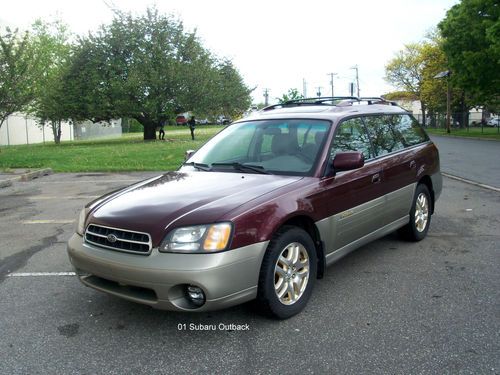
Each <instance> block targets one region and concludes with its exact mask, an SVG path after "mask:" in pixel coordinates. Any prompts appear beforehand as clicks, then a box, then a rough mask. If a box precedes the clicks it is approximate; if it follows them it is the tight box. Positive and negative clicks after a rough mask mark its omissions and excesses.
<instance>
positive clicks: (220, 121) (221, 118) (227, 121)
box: [216, 116, 231, 125]
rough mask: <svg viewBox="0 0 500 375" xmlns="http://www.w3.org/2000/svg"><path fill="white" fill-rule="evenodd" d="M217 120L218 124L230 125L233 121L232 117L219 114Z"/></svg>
mask: <svg viewBox="0 0 500 375" xmlns="http://www.w3.org/2000/svg"><path fill="white" fill-rule="evenodd" d="M216 122H217V124H218V125H228V124H230V123H231V119H230V118H229V117H226V116H219V117H217V120H216Z"/></svg>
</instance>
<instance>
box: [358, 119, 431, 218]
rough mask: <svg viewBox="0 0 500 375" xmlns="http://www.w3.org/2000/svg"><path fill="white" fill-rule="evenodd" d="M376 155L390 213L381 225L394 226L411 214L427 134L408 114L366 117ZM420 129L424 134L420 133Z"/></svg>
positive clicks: (387, 209) (387, 210)
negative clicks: (421, 146) (419, 152)
mask: <svg viewBox="0 0 500 375" xmlns="http://www.w3.org/2000/svg"><path fill="white" fill-rule="evenodd" d="M364 121H365V125H366V128H367V131H368V133H369V135H370V138H371V140H372V144H373V147H374V152H375V155H376V157H377V160H378V161H379V164H380V167H381V168H382V169H383V175H384V181H383V185H384V191H385V194H386V211H385V213H384V215H383V216H381V218H380V220H381V223H383V224H384V225H386V224H390V223H392V222H394V221H396V220H398V219H401V218H403V217H404V216H405V215H407V214H408V213H409V211H410V208H411V203H412V199H413V194H414V191H415V185H416V178H417V170H418V168H419V166H420V165H421V162H419V159H418V150H419V149H418V147H415V146H416V145H418V144H419V143H422V142H423V141H425V140H426V135H425V133H424V132H423V131H422V129H421V128H420V127H418V125H417V127H418V128H416V129H414V127H415V124H414V123H413V120H412V118H411V116H409V115H407V114H388V115H377V116H367V117H365V118H364ZM418 130H420V132H419V131H418Z"/></svg>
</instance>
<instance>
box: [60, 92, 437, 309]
mask: <svg viewBox="0 0 500 375" xmlns="http://www.w3.org/2000/svg"><path fill="white" fill-rule="evenodd" d="M441 186H442V178H441V174H440V169H439V155H438V150H437V149H436V146H435V145H434V144H433V143H432V142H431V141H430V140H429V137H428V136H427V135H426V133H425V132H424V130H423V129H422V128H421V127H420V126H419V125H418V123H417V121H415V119H414V118H413V117H412V116H411V114H409V113H408V112H407V111H406V110H404V109H402V108H400V107H398V106H397V105H395V104H394V103H391V102H386V101H384V100H382V99H380V98H364V99H363V98H362V99H358V98H319V99H314V100H311V99H305V100H299V101H290V102H286V103H283V104H280V105H275V106H270V107H268V108H265V109H263V110H262V111H260V112H257V113H254V114H253V115H252V117H249V118H245V119H242V120H239V121H236V122H234V123H232V124H231V125H229V126H227V127H225V128H224V129H223V130H222V131H220V132H219V133H218V134H217V135H215V136H214V137H213V138H212V139H210V140H209V141H208V142H207V143H206V144H205V145H204V146H202V147H201V148H200V149H199V150H197V151H196V152H194V153H189V154H188V159H187V160H186V161H185V162H184V163H183V165H182V166H181V167H180V168H179V169H178V170H177V171H175V172H168V173H165V174H163V175H161V176H158V177H155V178H151V179H148V180H146V181H142V182H139V183H137V184H135V185H132V186H129V187H126V188H124V189H121V190H119V191H115V192H112V193H110V194H108V195H105V196H103V197H101V198H99V199H97V200H95V201H93V202H91V203H89V204H88V205H87V206H86V207H85V208H84V209H83V210H82V212H81V214H80V217H79V220H78V226H77V230H76V233H75V234H74V235H73V236H72V237H71V239H70V240H69V243H68V254H69V258H70V260H71V263H72V264H73V266H74V268H75V270H76V273H77V275H78V277H79V279H80V280H81V282H82V283H83V284H85V285H87V286H89V287H92V288H95V289H97V290H100V291H103V292H106V293H109V294H112V295H115V296H118V297H122V298H125V299H127V300H130V301H134V302H138V303H143V304H146V305H150V306H152V307H155V308H159V309H166V310H177V311H207V310H215V309H221V308H226V307H228V306H232V305H236V304H240V303H243V302H245V301H250V300H256V302H257V303H258V305H259V306H260V307H261V308H262V309H263V310H264V311H267V312H268V313H270V314H271V315H274V316H275V317H278V318H287V317H290V316H292V315H294V314H297V313H298V312H299V311H301V310H302V309H303V308H304V306H305V305H306V303H307V302H308V300H309V298H310V296H311V293H312V290H313V286H314V282H315V279H320V278H321V277H322V276H323V274H324V272H325V271H326V267H327V266H328V265H330V264H332V263H333V262H335V261H337V260H338V259H340V258H341V257H343V256H345V255H346V254H348V253H349V252H351V251H352V250H354V249H356V248H358V247H360V246H362V245H364V244H366V243H368V242H370V241H373V240H375V239H377V238H380V237H382V236H385V235H387V234H388V233H390V232H393V231H395V230H398V231H399V232H400V233H401V234H402V236H403V237H405V238H406V239H409V240H413V241H419V240H422V239H423V238H424V237H425V236H426V233H427V231H428V229H429V225H430V222H431V215H432V214H433V211H434V205H435V202H436V200H437V199H438V197H439V194H440V192H441Z"/></svg>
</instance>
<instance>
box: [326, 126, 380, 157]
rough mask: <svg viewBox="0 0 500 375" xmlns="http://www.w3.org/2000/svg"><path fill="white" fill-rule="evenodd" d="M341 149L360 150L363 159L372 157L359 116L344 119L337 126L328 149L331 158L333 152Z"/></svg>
mask: <svg viewBox="0 0 500 375" xmlns="http://www.w3.org/2000/svg"><path fill="white" fill-rule="evenodd" d="M343 151H359V152H362V153H363V155H364V157H365V160H368V159H372V158H373V157H374V154H373V151H372V147H371V144H370V139H369V138H368V134H367V133H366V131H365V127H364V125H363V121H362V120H361V118H359V117H358V118H352V119H349V120H346V121H344V122H342V123H341V124H340V125H339V126H338V128H337V131H336V133H335V138H334V140H333V143H332V148H331V150H330V157H331V158H333V157H335V154H337V153H339V152H343Z"/></svg>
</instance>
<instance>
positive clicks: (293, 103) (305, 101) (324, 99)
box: [262, 96, 358, 111]
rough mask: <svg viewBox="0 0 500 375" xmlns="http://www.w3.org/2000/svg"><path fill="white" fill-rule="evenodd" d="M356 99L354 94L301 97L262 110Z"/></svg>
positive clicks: (332, 103)
mask: <svg viewBox="0 0 500 375" xmlns="http://www.w3.org/2000/svg"><path fill="white" fill-rule="evenodd" d="M347 99H351V100H358V98H356V97H355V96H322V97H316V98H303V99H295V100H288V101H286V102H284V103H278V104H273V105H270V106H268V107H265V108H263V109H262V110H263V111H269V110H271V109H276V108H284V107H295V106H301V105H335V103H334V102H335V101H340V100H347ZM327 102H331V104H327Z"/></svg>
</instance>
